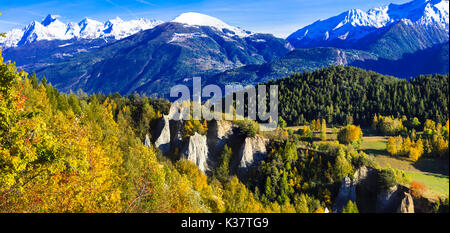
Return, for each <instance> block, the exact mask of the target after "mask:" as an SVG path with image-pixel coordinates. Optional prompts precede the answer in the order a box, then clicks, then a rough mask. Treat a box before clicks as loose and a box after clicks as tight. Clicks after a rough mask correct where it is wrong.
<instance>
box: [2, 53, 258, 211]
mask: <svg viewBox="0 0 450 233" xmlns="http://www.w3.org/2000/svg"><path fill="white" fill-rule="evenodd" d="M0 58H1V57H0ZM0 63H1V65H0V212H223V211H225V210H228V211H237V212H263V211H266V210H265V209H264V208H263V207H262V205H261V204H259V203H258V202H257V201H255V199H254V198H253V195H252V194H251V193H250V192H249V191H248V190H247V188H246V187H245V186H244V185H243V184H242V183H240V182H239V181H238V180H237V179H230V180H229V181H227V182H224V185H223V186H222V184H221V183H220V182H210V183H208V182H207V178H206V176H205V175H204V174H203V173H201V172H200V171H199V170H198V168H197V166H196V165H195V164H192V163H191V162H189V161H186V160H180V161H178V162H176V163H173V164H172V163H171V162H168V161H165V159H162V158H160V161H158V160H157V156H156V151H155V149H154V148H153V146H151V145H148V146H146V145H144V143H143V141H144V138H145V135H146V134H147V133H148V132H149V129H150V125H151V123H152V121H153V120H155V119H157V118H158V115H160V113H159V111H162V112H164V111H167V108H166V107H167V102H164V101H152V100H151V99H148V98H146V97H140V96H130V97H120V95H114V96H108V97H106V96H103V95H91V96H87V95H85V94H83V93H78V94H79V95H78V97H77V96H76V95H75V94H73V93H71V94H60V93H59V92H58V91H57V90H56V89H55V88H53V87H52V86H51V85H48V84H47V83H45V80H44V81H43V82H40V83H39V82H38V80H37V78H36V77H35V76H31V77H29V78H28V77H27V74H26V73H25V72H23V71H18V70H17V69H16V67H15V65H14V64H11V63H8V64H4V63H3V59H0ZM143 137H144V138H143ZM229 203H232V205H231V204H229Z"/></svg>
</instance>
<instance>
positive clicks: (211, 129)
mask: <svg viewBox="0 0 450 233" xmlns="http://www.w3.org/2000/svg"><path fill="white" fill-rule="evenodd" d="M236 129H237V126H235V125H234V124H233V123H232V122H230V121H224V120H218V121H216V120H214V121H211V122H209V124H208V134H207V142H208V149H209V157H208V164H209V166H210V167H214V168H215V167H216V166H217V162H218V159H219V157H220V154H221V153H222V151H223V147H224V146H225V144H227V143H228V146H231V145H230V144H231V143H232V142H231V139H232V137H233V135H235V130H236Z"/></svg>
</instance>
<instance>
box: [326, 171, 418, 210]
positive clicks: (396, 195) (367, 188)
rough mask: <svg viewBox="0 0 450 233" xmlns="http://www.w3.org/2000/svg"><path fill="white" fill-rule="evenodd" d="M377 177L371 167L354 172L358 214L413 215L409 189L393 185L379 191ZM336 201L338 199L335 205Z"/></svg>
mask: <svg viewBox="0 0 450 233" xmlns="http://www.w3.org/2000/svg"><path fill="white" fill-rule="evenodd" d="M378 176H379V171H378V170H376V169H374V168H371V167H365V166H363V167H361V168H359V169H358V170H357V171H356V172H355V174H354V176H353V181H354V184H355V185H356V204H357V206H358V210H359V212H361V213H395V212H397V213H414V200H413V198H412V196H411V195H410V194H409V189H408V188H407V187H405V186H403V185H395V186H393V187H391V188H390V189H388V190H380V188H379V187H378V184H377V181H378ZM341 189H342V187H341ZM338 197H339V195H338ZM337 201H338V198H337V199H336V203H337ZM336 203H335V204H336ZM333 210H334V209H333Z"/></svg>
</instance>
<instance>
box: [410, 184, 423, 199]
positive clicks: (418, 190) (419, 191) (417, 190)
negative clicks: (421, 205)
mask: <svg viewBox="0 0 450 233" xmlns="http://www.w3.org/2000/svg"><path fill="white" fill-rule="evenodd" d="M410 190H411V195H413V196H414V197H417V198H420V197H422V196H423V193H424V192H425V190H426V188H425V185H424V184H422V183H419V182H417V181H413V182H412V183H411V187H410Z"/></svg>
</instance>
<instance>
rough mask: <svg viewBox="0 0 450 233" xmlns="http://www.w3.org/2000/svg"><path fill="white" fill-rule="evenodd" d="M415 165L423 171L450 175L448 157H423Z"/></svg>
mask: <svg viewBox="0 0 450 233" xmlns="http://www.w3.org/2000/svg"><path fill="white" fill-rule="evenodd" d="M413 166H414V167H415V168H416V169H418V170H420V171H423V172H429V173H435V174H442V175H445V176H448V175H449V172H448V171H449V169H448V167H449V160H448V159H430V158H421V159H419V160H418V161H417V162H416V163H414V164H413Z"/></svg>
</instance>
